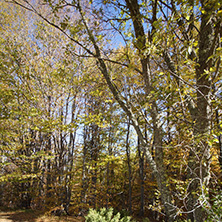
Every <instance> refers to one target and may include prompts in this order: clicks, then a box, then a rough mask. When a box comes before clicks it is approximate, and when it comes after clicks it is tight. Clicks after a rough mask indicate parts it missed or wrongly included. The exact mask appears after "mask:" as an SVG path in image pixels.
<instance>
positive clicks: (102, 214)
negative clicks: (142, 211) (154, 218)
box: [85, 208, 131, 222]
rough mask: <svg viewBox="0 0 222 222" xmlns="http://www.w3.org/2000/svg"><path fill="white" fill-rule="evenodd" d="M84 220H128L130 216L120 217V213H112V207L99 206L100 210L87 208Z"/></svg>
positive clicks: (110, 221) (114, 221)
mask: <svg viewBox="0 0 222 222" xmlns="http://www.w3.org/2000/svg"><path fill="white" fill-rule="evenodd" d="M85 219H86V222H130V221H131V217H129V216H128V217H127V216H125V217H123V218H121V219H120V213H117V214H114V213H113V208H109V209H106V208H101V209H100V210H98V211H97V210H94V209H89V213H88V215H87V216H86V217H85Z"/></svg>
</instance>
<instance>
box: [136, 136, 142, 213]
mask: <svg viewBox="0 0 222 222" xmlns="http://www.w3.org/2000/svg"><path fill="white" fill-rule="evenodd" d="M137 146H138V154H139V174H140V216H141V217H143V216H144V152H143V151H142V150H141V147H140V140H139V138H138V144H137Z"/></svg>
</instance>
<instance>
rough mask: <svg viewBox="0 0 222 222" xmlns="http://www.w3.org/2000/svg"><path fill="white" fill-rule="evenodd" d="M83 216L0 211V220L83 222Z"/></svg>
mask: <svg viewBox="0 0 222 222" xmlns="http://www.w3.org/2000/svg"><path fill="white" fill-rule="evenodd" d="M83 221H84V218H83V217H73V216H60V217H56V216H46V215H44V214H43V213H42V212H38V211H32V210H30V211H24V210H18V211H0V222H83Z"/></svg>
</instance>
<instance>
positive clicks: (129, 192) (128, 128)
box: [126, 119, 132, 214]
mask: <svg viewBox="0 0 222 222" xmlns="http://www.w3.org/2000/svg"><path fill="white" fill-rule="evenodd" d="M129 135H130V119H129V120H128V124H127V134H126V156H127V164H128V181H129V188H128V189H129V190H128V194H129V198H128V209H129V213H130V214H132V184H131V182H132V175H131V171H132V170H131V161H130V143H129Z"/></svg>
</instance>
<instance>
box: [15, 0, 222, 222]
mask: <svg viewBox="0 0 222 222" xmlns="http://www.w3.org/2000/svg"><path fill="white" fill-rule="evenodd" d="M12 2H14V3H16V4H18V5H20V6H22V7H24V8H26V9H27V10H29V11H31V12H34V13H35V14H37V15H38V16H39V17H41V18H42V19H43V20H44V21H45V22H46V23H48V24H50V25H51V26H53V27H54V28H56V29H57V30H59V31H60V32H61V33H63V34H64V35H65V36H66V37H67V38H68V39H69V40H71V42H72V43H73V45H74V47H71V49H72V53H73V54H75V55H76V56H79V57H81V58H82V57H85V58H88V59H89V58H92V59H93V60H94V62H95V63H96V65H97V68H98V70H100V72H101V74H102V76H103V78H104V79H105V81H106V85H107V86H108V88H109V90H110V91H111V93H112V95H113V97H114V99H115V100H116V102H117V103H118V104H119V106H120V107H121V109H122V110H123V111H124V112H125V114H126V115H127V117H128V118H129V120H130V122H131V124H132V126H133V127H134V130H135V131H136V133H137V136H138V138H139V141H140V145H141V148H142V150H143V152H145V154H146V159H147V162H148V163H149V165H150V168H151V169H152V172H153V175H154V176H155V178H156V181H157V184H158V189H159V191H160V195H161V201H162V204H163V205H164V210H165V214H166V218H167V219H168V220H169V221H174V220H175V217H176V216H177V215H178V214H179V213H180V212H181V210H180V207H179V206H175V205H174V204H173V203H174V201H175V200H173V199H175V197H173V196H172V194H171V190H170V184H169V180H168V179H169V176H168V175H167V171H166V166H165V163H164V160H165V159H164V153H166V151H165V150H164V149H165V148H168V147H170V146H171V145H172V146H177V145H179V142H178V144H177V143H176V141H179V140H181V139H184V137H185V136H187V137H188V136H190V137H191V139H190V140H189V142H190V143H189V144H187V147H188V148H189V149H188V152H189V156H188V157H187V159H186V161H187V163H188V172H187V184H188V187H187V194H188V196H187V197H186V198H185V206H184V207H186V210H185V212H184V213H187V215H188V219H191V220H192V221H194V220H196V221H203V220H204V219H205V213H206V212H204V211H203V210H202V208H203V202H202V197H203V196H204V197H205V196H206V195H205V194H206V193H207V187H208V185H209V179H210V172H211V171H210V150H211V144H210V141H211V140H212V137H213V135H212V133H211V130H212V128H211V126H212V125H214V124H212V123H215V122H216V121H215V115H213V113H214V109H217V107H216V104H217V102H216V103H214V102H213V101H212V98H214V99H215V100H218V97H217V96H216V93H217V92H218V90H219V91H220V90H221V86H220V75H221V62H220V60H221V58H220V57H221V56H220V52H221V45H220V44H221V43H220V41H221V3H218V2H217V1H212V2H208V1H205V0H201V1H185V2H181V1H173V0H172V1H157V0H153V1H149V2H147V1H141V2H139V1H137V0H131V1H129V0H126V1H89V2H84V1H80V0H78V1H72V2H69V1H62V2H60V1H58V2H52V1H50V0H49V1H46V2H44V7H42V6H40V5H37V4H34V3H32V2H30V1H23V0H21V1H16V0H13V1H12ZM44 10H45V11H49V12H51V15H50V17H47V16H46V15H45V11H44ZM58 15H61V16H58ZM73 21H74V22H73ZM110 30H111V31H110ZM117 35H118V37H117ZM114 38H116V39H117V40H118V42H121V43H123V44H124V47H122V48H121V47H119V46H118V45H115V42H114V41H113V39H114ZM110 41H111V43H112V44H113V45H112V44H109V45H108V44H107V42H110ZM114 69H115V70H117V72H116V73H113V70H114ZM116 74H118V75H116ZM129 77H130V78H129ZM132 80H133V81H134V82H133V81H132ZM127 88H129V89H130V90H126V89H127ZM180 124H182V126H183V127H184V129H182V130H181V129H180ZM144 126H146V127H144ZM170 126H171V129H169V128H170ZM94 133H95V132H94ZM148 138H149V139H150V140H152V141H153V142H152V143H149V142H148ZM152 149H153V153H152ZM205 188H206V189H205ZM204 201H206V198H204Z"/></svg>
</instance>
